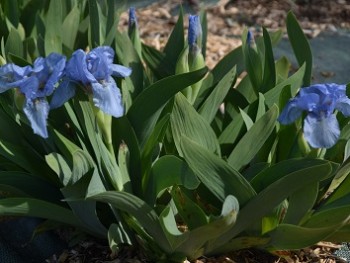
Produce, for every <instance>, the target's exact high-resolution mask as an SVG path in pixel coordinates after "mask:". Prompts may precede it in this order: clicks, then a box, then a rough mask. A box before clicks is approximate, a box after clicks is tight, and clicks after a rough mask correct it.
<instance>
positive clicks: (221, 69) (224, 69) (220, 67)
mask: <svg viewBox="0 0 350 263" xmlns="http://www.w3.org/2000/svg"><path fill="white" fill-rule="evenodd" d="M235 66H236V67H237V75H240V74H241V73H242V71H243V70H244V59H243V52H242V47H237V48H236V49H234V50H232V51H231V52H230V53H228V54H227V55H226V56H225V57H224V58H222V59H221V60H220V61H219V62H218V63H217V64H216V65H215V67H214V68H213V70H212V71H211V73H212V74H213V76H214V78H213V84H215V83H217V82H219V81H220V80H221V79H222V78H223V77H224V76H225V75H226V74H227V73H228V72H229V71H230V70H232V69H233V68H234V67H235Z"/></svg>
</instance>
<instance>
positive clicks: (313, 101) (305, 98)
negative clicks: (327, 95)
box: [295, 93, 320, 112]
mask: <svg viewBox="0 0 350 263" xmlns="http://www.w3.org/2000/svg"><path fill="white" fill-rule="evenodd" d="M295 100H296V105H297V107H299V108H300V109H302V110H305V111H309V112H310V111H313V110H314V109H315V108H316V107H317V106H318V105H319V103H320V95H318V94H315V93H310V94H304V95H300V96H299V97H297V98H295Z"/></svg>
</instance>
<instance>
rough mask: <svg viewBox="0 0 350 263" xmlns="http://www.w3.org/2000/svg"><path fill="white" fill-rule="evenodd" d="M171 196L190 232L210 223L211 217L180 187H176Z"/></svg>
mask: <svg viewBox="0 0 350 263" xmlns="http://www.w3.org/2000/svg"><path fill="white" fill-rule="evenodd" d="M171 196H172V198H173V201H174V203H175V205H176V208H177V210H178V213H179V215H180V216H181V218H182V220H183V221H184V224H185V225H186V226H187V227H188V229H189V230H190V231H191V230H193V229H195V228H197V227H200V226H204V225H206V224H208V223H209V217H208V216H207V215H206V214H205V213H204V211H203V210H202V208H201V207H200V206H199V205H198V204H196V203H195V202H194V201H193V200H192V199H191V198H190V197H188V196H187V194H186V192H185V191H181V188H180V187H178V186H174V187H173V188H172V191H171Z"/></svg>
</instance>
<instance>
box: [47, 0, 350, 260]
mask: <svg viewBox="0 0 350 263" xmlns="http://www.w3.org/2000/svg"><path fill="white" fill-rule="evenodd" d="M180 3H181V1H176V0H170V1H155V3H154V4H152V5H149V6H147V7H145V8H140V9H138V10H137V16H138V24H139V30H140V34H141V39H142V41H143V42H144V43H146V44H148V45H151V46H153V47H155V48H157V49H162V48H163V47H164V45H165V43H166V41H167V39H168V37H169V34H170V32H171V30H172V28H173V26H174V25H175V23H176V20H177V16H176V15H174V13H176V10H178V9H177V8H178V6H179V4H180ZM198 3H199V1H194V0H192V1H184V2H183V5H184V6H185V7H188V9H187V10H191V13H195V12H196V10H198V8H205V9H206V11H207V19H208V21H209V23H208V42H207V58H206V61H207V65H208V67H209V68H212V67H213V66H214V65H215V64H216V63H217V62H218V61H219V60H220V59H221V58H222V57H223V56H224V55H225V54H227V53H228V52H229V51H231V50H233V49H234V48H236V47H238V46H239V45H241V35H242V32H243V29H244V28H245V27H248V28H249V29H251V30H252V31H253V32H255V33H257V34H259V32H261V26H264V27H266V28H267V29H268V30H272V31H274V30H277V29H279V28H281V29H282V30H284V31H285V19H286V15H287V12H288V11H290V10H292V11H293V12H294V14H295V15H296V16H297V18H298V20H299V22H300V24H301V26H302V28H303V30H304V32H305V33H306V34H307V36H308V37H310V38H314V37H317V35H318V34H319V33H320V32H322V31H337V30H349V29H350V20H349V17H350V1H349V0H333V1H328V0H281V1H271V0H249V1H248V0H230V1H229V0H226V1H218V2H217V3H216V4H215V5H205V6H201V4H198ZM127 21H128V16H127V13H123V14H122V15H121V18H120V24H119V27H120V29H121V30H127V24H128V22H127ZM185 21H186V19H185ZM185 26H187V24H186V25H185ZM339 248H340V245H339V244H333V243H328V242H320V243H318V244H317V245H315V246H312V247H308V248H305V249H301V250H297V251H277V252H275V253H274V254H269V253H266V252H263V251H260V250H257V249H249V250H241V251H236V252H232V253H230V254H227V255H222V256H218V257H210V258H206V257H203V258H200V259H198V260H195V261H191V262H192V263H212V262H216V263H299V262H321V263H346V261H345V260H343V259H341V258H338V257H336V256H335V255H334V252H335V251H336V250H337V249H339ZM47 262H48V263H54V262H68V263H83V262H84V263H85V262H86V263H102V262H111V263H122V262H125V263H146V262H150V261H149V260H147V258H146V256H145V255H144V254H143V253H142V252H141V251H140V250H138V249H136V248H134V247H129V246H123V247H122V248H121V249H120V250H119V251H118V252H116V253H112V252H111V251H110V249H109V246H108V244H105V243H103V242H100V241H97V240H93V239H91V240H85V241H82V242H80V243H79V244H77V245H75V246H74V247H72V248H70V249H67V250H65V251H64V252H63V253H62V254H60V255H54V256H53V257H52V258H50V259H48V260H47ZM187 262H189V261H187Z"/></svg>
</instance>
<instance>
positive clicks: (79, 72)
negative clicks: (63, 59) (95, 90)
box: [65, 49, 96, 85]
mask: <svg viewBox="0 0 350 263" xmlns="http://www.w3.org/2000/svg"><path fill="white" fill-rule="evenodd" d="M65 73H66V75H67V77H68V78H70V79H72V80H75V81H80V82H82V83H83V84H84V85H87V84H88V83H90V82H91V81H96V79H95V77H94V76H93V75H92V74H91V73H90V72H89V71H88V69H87V64H86V54H85V52H84V51H83V50H82V49H78V50H77V51H75V52H74V53H73V55H72V57H71V58H70V60H69V61H68V62H67V65H66V69H65Z"/></svg>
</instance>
